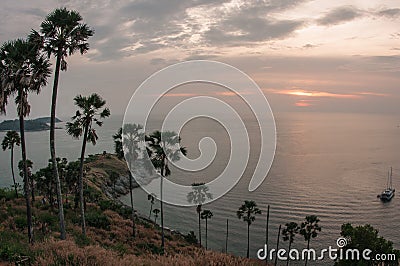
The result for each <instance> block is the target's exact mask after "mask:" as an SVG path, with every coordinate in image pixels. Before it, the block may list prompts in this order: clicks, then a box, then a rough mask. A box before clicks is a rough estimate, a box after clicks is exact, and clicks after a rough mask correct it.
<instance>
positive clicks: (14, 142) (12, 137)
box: [1, 131, 21, 198]
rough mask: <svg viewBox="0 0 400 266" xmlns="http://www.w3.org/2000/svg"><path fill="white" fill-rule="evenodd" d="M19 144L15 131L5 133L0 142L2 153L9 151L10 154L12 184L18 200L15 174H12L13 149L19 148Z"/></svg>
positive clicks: (19, 139)
mask: <svg viewBox="0 0 400 266" xmlns="http://www.w3.org/2000/svg"><path fill="white" fill-rule="evenodd" d="M20 144H21V138H20V137H19V134H18V132H17V131H7V133H6V135H5V136H4V139H3V141H2V142H1V147H2V148H3V151H5V150H10V152H11V174H12V179H13V183H14V190H15V196H16V197H17V198H18V191H17V189H18V188H17V183H16V182H15V174H14V147H15V146H19V145H20Z"/></svg>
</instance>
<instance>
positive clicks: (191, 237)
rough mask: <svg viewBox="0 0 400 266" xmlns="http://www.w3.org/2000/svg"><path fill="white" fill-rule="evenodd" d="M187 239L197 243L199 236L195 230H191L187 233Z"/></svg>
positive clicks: (191, 242)
mask: <svg viewBox="0 0 400 266" xmlns="http://www.w3.org/2000/svg"><path fill="white" fill-rule="evenodd" d="M185 240H186V241H187V242H189V243H190V244H197V243H198V241H197V237H196V235H195V234H194V232H193V231H190V232H189V234H187V235H185Z"/></svg>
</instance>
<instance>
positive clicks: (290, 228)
mask: <svg viewBox="0 0 400 266" xmlns="http://www.w3.org/2000/svg"><path fill="white" fill-rule="evenodd" d="M285 226H286V227H285V228H284V229H283V231H282V235H283V241H289V248H288V252H290V249H291V247H292V243H293V241H294V237H295V235H296V234H298V233H299V230H300V227H299V225H298V224H297V223H295V222H290V223H287V224H285ZM289 261H290V257H288V259H287V262H286V265H289Z"/></svg>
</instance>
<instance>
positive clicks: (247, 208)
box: [236, 200, 261, 258]
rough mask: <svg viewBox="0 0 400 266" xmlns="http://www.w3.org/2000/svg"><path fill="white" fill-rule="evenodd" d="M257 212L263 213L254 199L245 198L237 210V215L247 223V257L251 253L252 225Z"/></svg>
mask: <svg viewBox="0 0 400 266" xmlns="http://www.w3.org/2000/svg"><path fill="white" fill-rule="evenodd" d="M257 214H261V210H260V209H259V208H257V204H256V203H255V202H254V201H252V200H245V201H244V204H243V205H242V206H240V208H239V210H238V211H237V212H236V215H237V217H238V218H239V219H243V221H244V222H246V223H247V258H248V257H249V255H250V225H251V224H252V223H253V222H254V221H255V219H256V215H257Z"/></svg>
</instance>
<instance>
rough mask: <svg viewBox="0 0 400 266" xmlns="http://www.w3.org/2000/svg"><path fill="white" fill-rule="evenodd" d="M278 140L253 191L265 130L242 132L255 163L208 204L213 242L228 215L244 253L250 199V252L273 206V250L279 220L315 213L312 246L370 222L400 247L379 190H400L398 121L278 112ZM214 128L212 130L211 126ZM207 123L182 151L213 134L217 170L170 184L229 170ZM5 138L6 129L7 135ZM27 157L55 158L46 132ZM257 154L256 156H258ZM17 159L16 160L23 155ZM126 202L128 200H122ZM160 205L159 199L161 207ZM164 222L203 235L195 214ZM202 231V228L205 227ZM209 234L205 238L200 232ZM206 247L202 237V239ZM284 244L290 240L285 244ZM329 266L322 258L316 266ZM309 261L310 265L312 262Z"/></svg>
mask: <svg viewBox="0 0 400 266" xmlns="http://www.w3.org/2000/svg"><path fill="white" fill-rule="evenodd" d="M275 118H276V126H277V133H278V143H277V150H276V157H275V160H274V163H273V166H272V168H271V171H270V172H269V175H268V177H267V179H266V180H265V181H264V183H263V184H262V185H261V186H260V187H259V188H258V189H257V190H256V191H255V192H252V193H250V192H248V191H247V187H248V183H249V180H250V178H251V175H252V171H253V170H254V167H255V165H256V163H257V160H258V157H257V147H259V145H257V141H258V140H259V136H258V134H259V132H258V130H257V124H256V123H255V122H254V121H251V120H250V121H247V123H246V126H247V128H248V130H249V133H250V139H251V142H252V143H251V148H252V153H251V158H250V161H249V165H248V169H247V170H246V172H245V175H244V176H243V178H242V179H241V181H240V182H239V183H238V184H237V185H236V186H235V187H234V188H233V189H232V190H231V191H230V192H229V193H228V194H227V195H225V196H224V197H222V198H220V199H218V200H217V201H214V202H212V203H211V204H208V205H205V206H203V209H209V210H211V211H212V212H213V213H214V216H213V218H212V219H211V220H210V221H209V226H208V227H209V234H208V235H209V239H208V246H209V247H210V248H212V249H215V250H224V247H225V227H226V219H229V226H230V228H229V230H230V233H229V245H228V250H229V252H232V253H234V254H237V255H242V256H245V254H246V237H247V235H246V224H245V223H244V222H242V221H240V220H238V218H237V217H236V210H237V209H238V208H239V206H240V205H241V204H242V202H243V201H244V200H254V201H256V202H257V204H258V205H259V207H260V209H261V210H262V211H263V214H262V215H261V216H259V217H257V219H256V221H255V222H254V224H253V225H252V226H251V253H252V256H255V252H256V251H257V250H258V249H259V248H261V247H263V245H264V243H265V222H266V219H265V218H266V209H267V205H268V204H269V205H270V206H271V212H270V230H269V236H270V241H269V245H270V246H275V244H274V243H275V241H276V238H277V231H278V227H279V224H285V223H287V222H291V221H294V222H298V223H301V221H302V220H303V219H304V217H305V216H306V215H317V216H318V217H319V218H320V220H321V222H320V225H321V226H322V232H321V233H320V234H319V236H318V237H317V238H316V239H313V240H312V241H311V245H312V246H313V247H315V248H327V247H328V246H329V245H331V246H333V247H336V244H335V243H336V239H337V238H338V237H339V234H340V226H341V225H342V224H343V223H347V222H350V223H352V224H354V225H358V224H367V223H368V224H371V225H373V226H374V227H376V228H378V229H379V231H380V234H381V235H382V236H384V237H385V238H387V239H390V240H391V241H393V242H394V246H395V247H396V248H397V249H399V248H400V230H398V225H399V224H400V203H399V202H400V201H399V197H398V196H397V197H395V198H394V199H393V200H392V201H391V202H390V203H385V204H383V203H381V202H380V201H379V200H378V199H377V197H376V196H377V194H378V193H379V192H380V191H381V190H382V189H383V188H384V186H385V185H386V176H387V171H388V169H389V168H390V166H392V167H393V184H394V187H395V188H398V190H399V189H400V159H399V158H400V128H399V127H398V125H399V123H400V118H399V116H394V115H374V114H327V113H324V114H321V113H284V114H276V117H275ZM121 121H122V118H121V117H114V118H111V119H109V120H108V121H107V122H106V123H105V124H104V127H103V128H102V129H101V130H99V131H98V133H99V136H100V140H99V142H98V145H97V146H95V147H92V146H91V145H89V147H88V154H90V153H98V152H102V151H103V150H106V151H109V152H112V151H113V142H112V138H111V135H112V134H114V133H115V131H116V130H117V129H118V127H119V126H120V125H121ZM207 123H210V124H207ZM213 123H214V122H209V121H201V120H199V121H193V122H192V123H191V124H188V126H187V127H185V128H184V130H183V132H182V139H183V145H184V146H187V147H188V150H189V157H191V156H192V157H196V156H197V155H198V151H197V144H198V140H199V139H201V138H202V137H204V136H211V137H213V138H214V139H215V141H216V143H217V145H218V155H217V158H216V160H215V161H214V163H213V165H212V166H211V167H209V168H207V169H206V170H205V171H204V172H202V173H185V172H182V171H178V170H176V169H173V170H172V171H173V174H172V176H171V179H173V180H175V181H177V182H181V183H182V184H191V183H193V182H200V181H207V180H211V179H213V178H214V177H216V176H217V175H218V174H219V173H220V171H221V170H223V168H224V165H225V163H226V159H227V158H228V157H229V151H230V146H229V142H227V134H226V133H225V132H224V130H223V128H222V127H220V126H218V125H216V124H213ZM3 136H4V133H3V132H1V133H0V138H1V139H2V138H3ZM27 142H28V143H27V146H28V149H29V150H28V158H31V159H32V160H33V161H34V163H35V166H36V169H38V168H40V167H43V166H44V165H45V164H47V159H48V158H49V151H48V132H30V133H27ZM80 145H81V142H80V141H79V140H72V139H71V137H69V136H66V134H65V133H64V130H58V131H57V152H58V154H59V155H61V156H62V157H67V158H68V159H70V160H73V159H77V158H78V156H79V149H80ZM254 151H255V152H254ZM17 155H18V156H16V161H17V160H19V158H18V157H19V152H17ZM0 171H1V173H2V174H1V179H0V185H2V186H6V185H9V184H10V182H11V177H10V169H9V153H7V152H0ZM134 195H135V204H136V207H137V208H138V211H139V212H140V213H141V214H143V215H148V211H149V202H148V201H147V196H146V194H145V192H144V191H143V190H141V189H140V188H139V189H135V191H134ZM122 200H124V201H126V202H128V197H122ZM155 207H158V203H156V206H155ZM165 225H166V226H168V227H169V228H171V229H176V230H179V231H181V232H183V233H187V232H188V231H190V230H193V231H195V233H197V216H196V211H195V208H184V207H176V206H170V205H167V206H166V207H165ZM203 231H204V229H203ZM203 233H204V232H203ZM203 241H204V235H203ZM282 245H283V246H286V245H287V243H282ZM294 246H295V247H299V248H302V247H303V246H304V241H303V240H302V239H301V238H300V237H298V238H297V239H296V240H295V243H294ZM321 264H332V263H331V262H318V263H314V265H321ZM311 265H313V263H311Z"/></svg>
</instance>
